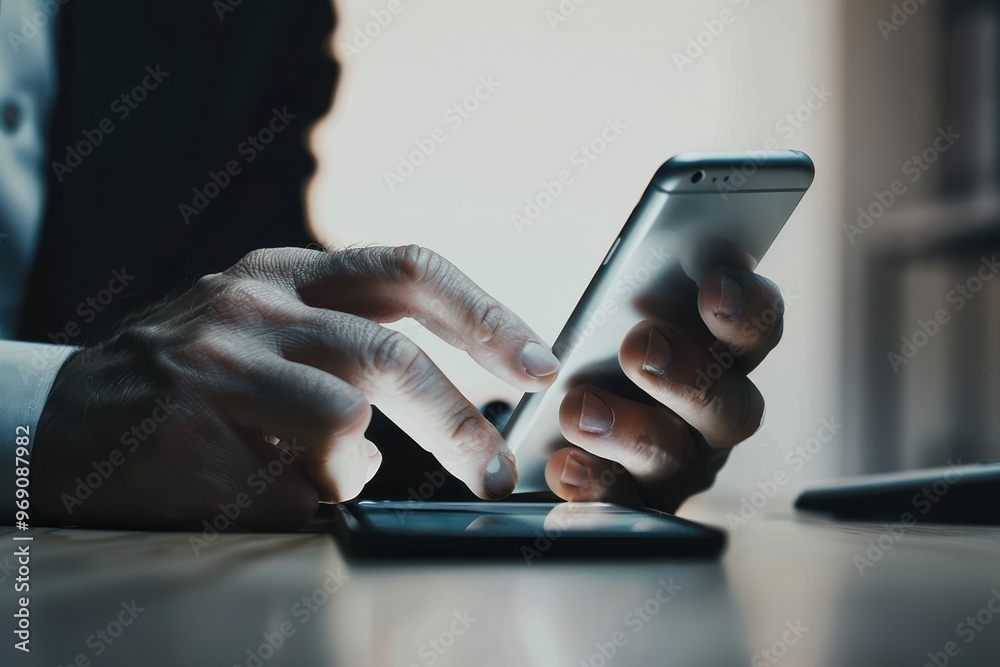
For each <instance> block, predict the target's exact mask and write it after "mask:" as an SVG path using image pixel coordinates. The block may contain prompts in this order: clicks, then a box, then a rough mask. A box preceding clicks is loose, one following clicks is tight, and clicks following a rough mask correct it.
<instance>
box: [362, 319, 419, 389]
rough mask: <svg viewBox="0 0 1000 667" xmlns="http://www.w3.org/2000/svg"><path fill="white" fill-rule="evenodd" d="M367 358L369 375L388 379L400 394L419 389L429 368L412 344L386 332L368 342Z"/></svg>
mask: <svg viewBox="0 0 1000 667" xmlns="http://www.w3.org/2000/svg"><path fill="white" fill-rule="evenodd" d="M369 359H370V369H371V372H372V375H376V376H379V377H382V378H385V377H388V378H389V379H390V380H392V381H393V382H394V384H395V385H396V387H397V388H398V389H400V390H402V391H410V390H417V389H419V386H420V385H421V384H422V381H423V380H424V379H425V377H426V374H427V373H428V372H429V370H430V368H431V364H430V360H429V359H428V358H427V356H426V355H425V354H424V353H423V351H422V350H421V349H420V348H419V347H417V345H416V343H414V342H413V341H412V340H410V339H409V338H407V337H406V336H404V335H403V334H401V333H399V332H398V331H391V330H388V329H385V330H383V331H382V332H380V333H379V334H378V335H376V336H375V337H374V339H373V340H372V343H371V353H370V355H369Z"/></svg>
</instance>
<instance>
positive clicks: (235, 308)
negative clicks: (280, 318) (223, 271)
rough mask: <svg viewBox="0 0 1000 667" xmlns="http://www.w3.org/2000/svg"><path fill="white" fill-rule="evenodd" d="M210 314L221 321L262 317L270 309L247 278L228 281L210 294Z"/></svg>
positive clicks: (259, 292) (255, 284) (257, 286)
mask: <svg viewBox="0 0 1000 667" xmlns="http://www.w3.org/2000/svg"><path fill="white" fill-rule="evenodd" d="M209 308H210V310H211V312H212V313H213V314H214V315H215V316H216V318H218V319H219V320H221V321H231V320H243V319H248V318H252V317H254V316H262V315H263V314H264V313H265V312H266V311H267V310H269V308H270V304H268V303H267V301H266V299H265V298H264V297H263V295H262V293H261V291H260V289H259V285H258V283H257V282H256V281H255V280H251V279H249V278H237V279H230V280H228V281H226V283H225V284H224V285H222V286H220V287H219V288H218V289H217V290H215V292H214V293H213V294H212V297H211V299H210V302H209Z"/></svg>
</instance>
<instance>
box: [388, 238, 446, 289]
mask: <svg viewBox="0 0 1000 667" xmlns="http://www.w3.org/2000/svg"><path fill="white" fill-rule="evenodd" d="M392 262H393V266H394V268H395V269H396V273H397V274H398V275H399V276H401V277H402V278H403V280H405V281H406V282H408V283H410V284H413V285H420V284H430V283H434V282H436V281H438V280H439V279H440V278H441V277H442V276H443V275H445V273H446V271H447V270H448V268H449V267H450V264H448V261H447V260H446V259H445V258H444V257H441V255H439V254H437V253H436V252H434V251H433V250H429V249H428V248H424V247H422V246H419V245H415V244H410V245H407V246H399V247H397V248H394V249H393V250H392Z"/></svg>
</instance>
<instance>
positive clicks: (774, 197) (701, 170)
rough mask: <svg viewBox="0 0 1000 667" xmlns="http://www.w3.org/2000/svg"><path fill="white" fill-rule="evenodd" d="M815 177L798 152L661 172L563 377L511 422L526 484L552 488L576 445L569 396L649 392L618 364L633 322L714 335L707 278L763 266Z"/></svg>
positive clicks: (580, 316)
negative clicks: (589, 390)
mask: <svg viewBox="0 0 1000 667" xmlns="http://www.w3.org/2000/svg"><path fill="white" fill-rule="evenodd" d="M813 174H814V169H813V164H812V160H810V159H809V157H808V156H807V155H806V154H805V153H802V152H799V151H792V150H782V151H750V152H704V153H684V154H681V155H677V156H675V157H673V158H671V159H670V160H668V161H667V162H665V163H664V164H663V165H662V166H661V167H660V168H659V169H658V170H657V172H656V174H655V175H654V176H653V180H652V182H651V183H650V184H649V186H648V187H647V188H646V191H645V192H644V193H643V195H642V197H641V199H640V200H639V203H638V205H637V206H636V207H635V210H633V211H632V215H631V216H629V218H628V221H627V222H626V223H625V226H624V227H623V228H622V230H621V232H620V233H619V234H618V235H617V236H616V237H615V238H614V239H613V241H612V243H611V245H610V247H609V249H608V252H607V255H606V256H605V258H604V261H603V262H601V265H600V266H599V267H597V272H596V273H595V275H594V277H593V279H592V280H591V281H590V285H589V286H588V287H587V290H586V291H585V292H584V294H583V296H582V297H581V299H580V301H579V303H578V304H577V306H576V308H575V309H574V310H573V314H572V315H571V316H570V318H569V321H568V322H567V323H566V326H565V327H564V328H563V330H562V332H561V333H560V334H559V337H558V338H557V339H556V342H555V344H554V345H553V352H554V353H555V355H556V357H558V358H559V360H560V361H561V362H562V368H561V370H560V374H559V378H558V379H557V380H556V382H555V384H553V385H552V386H550V387H549V388H548V389H546V390H545V391H542V392H538V393H534V394H526V395H525V396H524V397H523V398H522V399H521V401H520V403H518V405H517V407H516V408H515V410H514V412H513V414H511V416H510V419H509V420H508V422H507V424H506V426H505V427H504V431H503V436H504V438H505V439H506V440H507V443H508V445H509V446H510V448H511V449H512V451H513V452H514V455H515V456H516V457H517V465H518V472H519V481H518V486H517V488H516V489H515V491H516V492H526V493H527V492H538V491H545V490H547V486H546V483H545V463H546V461H548V459H549V457H550V456H551V455H552V454H553V453H554V452H555V451H557V450H558V449H561V448H562V447H565V446H566V445H567V443H566V440H565V438H563V436H562V434H561V432H560V430H559V404H560V403H561V402H562V400H563V397H564V396H565V395H566V393H567V392H568V391H569V390H570V389H571V388H572V387H574V386H576V385H578V384H580V383H584V382H587V383H592V384H595V385H596V386H599V387H601V388H604V389H607V390H608V391H613V392H616V393H619V394H620V395H623V396H628V397H632V396H636V395H637V393H639V392H638V388H636V387H635V386H634V384H633V383H632V382H631V381H630V380H629V379H628V378H627V377H626V376H625V374H624V372H623V371H622V370H621V367H620V366H619V364H618V348H619V346H620V345H621V342H622V340H623V339H624V338H625V334H626V333H628V331H629V330H630V329H631V328H632V327H633V326H635V325H636V324H638V323H639V322H641V321H643V320H645V319H657V320H659V321H663V322H667V323H669V324H670V326H671V327H673V328H675V329H676V330H678V331H680V332H681V333H683V334H685V335H687V336H688V337H690V338H692V339H693V340H696V341H705V342H706V347H707V345H708V344H710V343H711V341H712V336H711V334H710V333H709V331H708V328H707V327H706V326H705V324H704V322H702V320H701V318H700V316H699V314H698V310H697V293H698V285H699V283H700V281H701V278H702V277H703V276H704V274H705V273H707V272H708V271H710V270H711V269H713V268H717V267H720V266H737V265H739V266H743V267H749V268H750V269H753V268H754V267H756V265H757V263H758V262H759V261H760V259H761V258H762V257H763V256H764V253H765V252H767V249H768V248H769V247H770V245H771V243H772V242H773V241H774V239H775V237H776V236H777V235H778V232H779V231H780V230H781V227H782V226H783V225H784V224H785V221H786V220H787V219H788V218H789V216H791V214H792V211H794V210H795V207H796V205H798V203H799V200H800V199H802V196H803V195H804V194H805V192H806V190H807V189H808V188H809V185H810V184H811V183H812V180H813ZM636 397H637V398H638V396H636Z"/></svg>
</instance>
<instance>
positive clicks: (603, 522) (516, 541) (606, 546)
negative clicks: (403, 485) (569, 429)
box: [332, 501, 726, 565]
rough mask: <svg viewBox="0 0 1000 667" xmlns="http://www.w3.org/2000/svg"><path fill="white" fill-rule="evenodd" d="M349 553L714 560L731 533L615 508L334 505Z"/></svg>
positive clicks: (417, 503) (336, 523)
mask: <svg viewBox="0 0 1000 667" xmlns="http://www.w3.org/2000/svg"><path fill="white" fill-rule="evenodd" d="M333 511H334V513H335V514H334V516H333V517H332V524H333V532H334V534H335V535H336V536H337V538H338V541H339V543H340V545H341V546H342V547H343V548H344V550H345V552H346V553H347V554H348V555H349V556H352V557H363V558H365V559H395V558H405V559H407V560H411V559H415V558H434V559H444V558H470V557H484V558H490V559H505V560H507V559H521V560H523V561H524V562H525V563H527V564H529V565H534V564H536V563H540V562H543V561H546V560H547V559H559V558H580V557H586V558H628V559H642V558H658V559H661V558H682V557H683V558H692V557H713V556H716V555H718V554H719V553H720V552H721V551H722V549H723V547H724V546H725V541H726V540H725V535H724V534H723V533H722V532H720V531H718V530H716V529H714V528H709V527H707V526H701V525H698V524H696V523H692V522H690V521H685V520H684V519H679V518H677V517H675V516H673V515H671V514H666V513H664V512H658V511H656V510H645V509H643V510H639V509H631V508H627V507H622V506H620V505H611V504H608V503H527V502H495V503H494V502H476V503H447V502H425V501H360V502H355V503H345V504H342V505H335V506H333Z"/></svg>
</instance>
